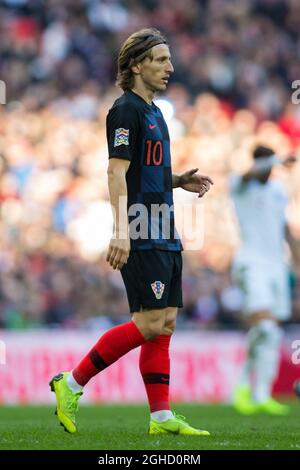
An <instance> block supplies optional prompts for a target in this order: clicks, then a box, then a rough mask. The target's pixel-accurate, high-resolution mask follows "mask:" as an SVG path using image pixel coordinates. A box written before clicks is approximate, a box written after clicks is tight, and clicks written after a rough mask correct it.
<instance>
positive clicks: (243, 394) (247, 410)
mask: <svg viewBox="0 0 300 470" xmlns="http://www.w3.org/2000/svg"><path fill="white" fill-rule="evenodd" d="M233 406H234V408H235V409H236V411H238V412H239V413H241V414H243V415H251V414H253V413H257V405H256V404H255V403H254V402H253V401H252V398H251V388H250V387H248V386H247V385H239V386H238V387H237V388H236V389H235V392H234V398H233Z"/></svg>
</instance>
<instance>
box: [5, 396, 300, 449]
mask: <svg viewBox="0 0 300 470" xmlns="http://www.w3.org/2000/svg"><path fill="white" fill-rule="evenodd" d="M291 407H292V410H291V413H290V415H289V416H288V417H273V416H266V415H255V416H251V417H243V416H240V415H238V414H236V413H235V411H234V410H233V409H232V407H230V406H226V405H195V404H193V405H187V404H181V405H178V406H175V407H174V409H175V411H177V412H178V413H180V414H183V415H185V416H186V418H187V419H188V421H189V422H190V424H192V425H194V426H198V427H200V428H203V429H207V430H209V431H210V432H211V436H210V437H182V436H176V435H174V436H159V437H158V436H148V435H147V426H148V408H147V407H146V406H142V405H141V406H132V405H106V406H104V405H103V406H81V409H80V410H79V413H78V428H79V431H78V433H77V434H74V435H70V434H67V433H66V432H64V431H63V428H62V427H60V426H59V424H58V421H57V419H56V417H55V416H54V410H53V407H46V406H43V407H41V406H35V407H33V406H30V407H29V406H28V407H14V406H11V407H2V408H0V449H70V450H71V449H97V450H100V449H101V450H103V449H104V450H112V449H121V450H125V449H128V450H132V449H137V450H147V449H149V450H152V449H155V450H156V449H163V450H175V449H179V450H193V449H198V450H202V449H239V450H244V449H268V450H271V449H288V450H293V449H294V450H299V449H300V425H299V423H300V403H299V402H296V401H294V402H292V403H291Z"/></svg>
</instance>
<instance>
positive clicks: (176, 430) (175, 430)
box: [149, 413, 210, 436]
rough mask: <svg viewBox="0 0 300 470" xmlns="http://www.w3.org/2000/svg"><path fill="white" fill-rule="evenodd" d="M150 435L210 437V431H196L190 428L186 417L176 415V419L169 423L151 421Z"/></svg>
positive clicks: (170, 420) (169, 420) (168, 421)
mask: <svg viewBox="0 0 300 470" xmlns="http://www.w3.org/2000/svg"><path fill="white" fill-rule="evenodd" d="M149 434H182V435H185V436H210V433H209V432H208V431H202V430H201V429H195V428H192V426H190V425H189V424H188V423H187V422H186V420H185V417H184V416H181V415H177V414H176V413H174V418H172V419H168V420H167V421H163V422H161V421H156V419H150V427H149Z"/></svg>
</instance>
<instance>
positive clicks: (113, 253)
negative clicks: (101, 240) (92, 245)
mask: <svg viewBox="0 0 300 470" xmlns="http://www.w3.org/2000/svg"><path fill="white" fill-rule="evenodd" d="M129 252H130V240H129V238H124V239H122V238H115V237H113V238H112V239H111V240H110V244H109V247H108V252H107V256H106V261H107V262H108V263H109V264H110V265H111V266H112V268H113V269H122V268H123V266H124V264H126V263H127V260H128V257H129Z"/></svg>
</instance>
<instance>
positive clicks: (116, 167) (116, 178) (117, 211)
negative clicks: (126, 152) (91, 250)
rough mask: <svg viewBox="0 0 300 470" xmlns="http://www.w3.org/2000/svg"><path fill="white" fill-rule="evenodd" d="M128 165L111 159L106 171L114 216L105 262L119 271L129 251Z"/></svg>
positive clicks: (128, 163) (116, 159)
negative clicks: (112, 232)
mask: <svg viewBox="0 0 300 470" xmlns="http://www.w3.org/2000/svg"><path fill="white" fill-rule="evenodd" d="M129 165H130V161H128V160H124V159H120V158H111V159H110V160H109V164H108V170H107V175H108V188H109V198H110V203H111V206H112V211H113V216H114V236H113V237H112V239H111V241H110V244H109V248H108V252H107V257H106V261H107V262H108V263H109V264H110V265H111V266H112V267H113V268H114V269H121V268H122V267H123V266H124V264H126V263H127V259H128V256H129V251H130V240H129V236H128V218H127V184H126V173H127V170H128V168H129Z"/></svg>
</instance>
